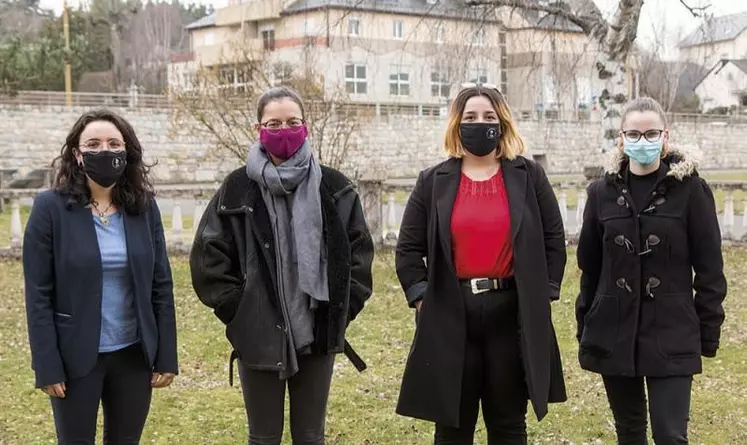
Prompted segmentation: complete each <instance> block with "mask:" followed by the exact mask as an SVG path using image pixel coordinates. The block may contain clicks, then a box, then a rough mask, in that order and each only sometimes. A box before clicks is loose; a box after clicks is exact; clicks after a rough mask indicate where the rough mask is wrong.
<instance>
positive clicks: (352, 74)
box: [345, 63, 368, 94]
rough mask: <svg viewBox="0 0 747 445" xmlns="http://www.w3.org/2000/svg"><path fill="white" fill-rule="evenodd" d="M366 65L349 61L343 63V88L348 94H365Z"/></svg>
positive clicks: (366, 83)
mask: <svg viewBox="0 0 747 445" xmlns="http://www.w3.org/2000/svg"><path fill="white" fill-rule="evenodd" d="M366 71H367V70H366V65H357V64H354V63H349V64H347V65H345V90H346V91H347V92H348V94H367V93H368V81H367V80H366V77H367V73H366Z"/></svg>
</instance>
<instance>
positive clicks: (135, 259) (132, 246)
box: [120, 209, 155, 298]
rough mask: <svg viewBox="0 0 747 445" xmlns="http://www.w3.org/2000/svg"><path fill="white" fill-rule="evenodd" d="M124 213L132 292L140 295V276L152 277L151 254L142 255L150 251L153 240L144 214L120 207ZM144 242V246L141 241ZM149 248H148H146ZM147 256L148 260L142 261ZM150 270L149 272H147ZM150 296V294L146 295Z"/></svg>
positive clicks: (152, 258)
mask: <svg viewBox="0 0 747 445" xmlns="http://www.w3.org/2000/svg"><path fill="white" fill-rule="evenodd" d="M120 211H121V212H122V214H123V215H124V217H123V219H124V231H125V244H126V245H127V261H128V263H129V265H130V276H131V280H132V290H133V293H134V294H135V295H136V296H137V295H141V293H142V292H143V291H144V289H142V288H141V284H142V283H141V280H142V277H152V272H153V261H154V257H153V255H149V256H148V257H146V256H144V255H143V253H145V252H152V251H153V246H154V245H155V240H154V239H151V230H150V228H149V227H148V219H147V218H146V216H145V215H146V214H139V215H132V214H130V213H127V212H125V211H124V209H120ZM144 242H145V243H146V246H147V247H146V246H144V245H143V243H144ZM148 249H150V250H148ZM146 258H149V259H150V261H144V260H145V259H146ZM148 271H150V273H149V272H148ZM148 297H149V298H150V295H148Z"/></svg>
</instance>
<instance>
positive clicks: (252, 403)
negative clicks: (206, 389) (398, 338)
mask: <svg viewBox="0 0 747 445" xmlns="http://www.w3.org/2000/svg"><path fill="white" fill-rule="evenodd" d="M257 120H258V124H257V130H258V131H259V142H258V143H257V144H256V145H255V146H254V147H252V148H251V150H250V151H249V155H248V159H247V164H246V166H245V167H242V168H240V169H237V170H236V171H234V172H233V173H231V174H229V175H228V177H227V178H226V179H225V181H224V182H223V185H222V186H221V188H220V190H219V191H218V193H217V194H216V195H215V196H214V197H213V199H212V201H211V202H210V204H209V205H208V209H207V211H206V212H205V215H204V216H203V218H202V221H201V222H200V225H199V227H198V229H197V234H196V238H195V241H194V245H193V248H192V252H191V257H190V266H191V269H192V283H193V285H194V288H195V292H196V293H197V296H198V297H199V298H200V300H201V301H202V302H203V303H204V304H205V305H207V306H208V307H210V308H212V309H213V310H214V312H215V315H216V316H217V317H218V318H219V319H220V320H221V321H222V322H223V323H224V324H225V325H226V337H227V338H228V340H229V342H230V343H231V345H232V346H233V348H234V353H233V354H232V359H231V362H233V358H238V360H239V375H240V377H241V385H242V389H243V392H244V402H245V406H246V413H247V417H248V420H249V443H250V444H252V445H279V444H280V443H281V440H282V436H283V426H284V420H283V414H284V405H285V404H284V401H285V390H286V386H287V387H288V392H289V393H290V428H291V435H292V437H293V443H294V444H299V445H319V444H324V419H325V415H326V409H327V397H328V394H329V389H330V381H331V379H332V369H333V363H334V357H335V354H336V353H340V352H345V353H346V354H347V355H348V357H350V358H351V360H353V362H354V364H355V365H356V366H357V367H358V368H359V369H361V370H362V369H363V368H364V367H365V364H363V363H362V362H361V361H360V358H358V357H357V356H356V355H355V353H354V352H353V351H352V349H350V347H349V346H348V345H347V343H346V341H345V330H346V327H347V326H348V324H349V323H350V322H351V321H352V320H354V319H355V318H356V316H357V315H358V314H359V313H360V311H361V310H362V309H363V305H364V303H365V302H366V300H367V299H368V298H369V297H370V295H371V264H372V262H373V253H374V250H373V242H372V239H371V235H370V234H369V232H368V228H367V226H366V221H365V219H364V217H363V208H362V206H361V202H360V199H359V198H358V194H357V193H356V192H355V189H354V188H353V185H352V184H351V182H350V181H349V180H348V179H347V178H346V177H345V176H343V175H342V174H341V173H340V172H338V171H336V170H333V169H331V168H328V167H325V166H321V165H319V163H318V162H317V160H316V158H315V156H314V155H313V153H312V150H311V146H310V145H309V142H308V141H307V127H306V123H305V121H304V107H303V103H302V101H301V98H300V97H299V96H298V94H297V93H295V92H294V91H292V90H290V89H288V88H284V87H278V88H272V89H270V90H268V91H267V92H265V93H264V94H263V95H262V97H260V99H259V104H258V106H257Z"/></svg>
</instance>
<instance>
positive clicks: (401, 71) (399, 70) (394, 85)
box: [389, 65, 410, 96]
mask: <svg viewBox="0 0 747 445" xmlns="http://www.w3.org/2000/svg"><path fill="white" fill-rule="evenodd" d="M389 94H390V95H392V96H409V95H410V73H409V72H407V68H406V67H404V66H402V65H392V68H391V74H389Z"/></svg>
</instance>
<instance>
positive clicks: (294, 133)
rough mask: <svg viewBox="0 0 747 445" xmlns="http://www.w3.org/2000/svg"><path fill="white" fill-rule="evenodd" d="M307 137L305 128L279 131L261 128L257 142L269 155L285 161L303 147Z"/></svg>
mask: <svg viewBox="0 0 747 445" xmlns="http://www.w3.org/2000/svg"><path fill="white" fill-rule="evenodd" d="M307 136H308V129H307V128H306V126H305V125H304V126H302V127H300V128H281V129H279V130H272V131H270V130H268V129H266V128H262V129H261V130H260V131H259V142H261V143H262V146H263V147H265V150H267V151H268V152H269V153H270V154H271V155H273V156H275V157H277V158H280V159H282V160H284V161H285V160H287V159H290V158H292V157H293V155H294V154H296V152H297V151H298V150H299V149H300V148H301V147H302V146H303V143H304V142H305V141H306V137H307Z"/></svg>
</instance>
